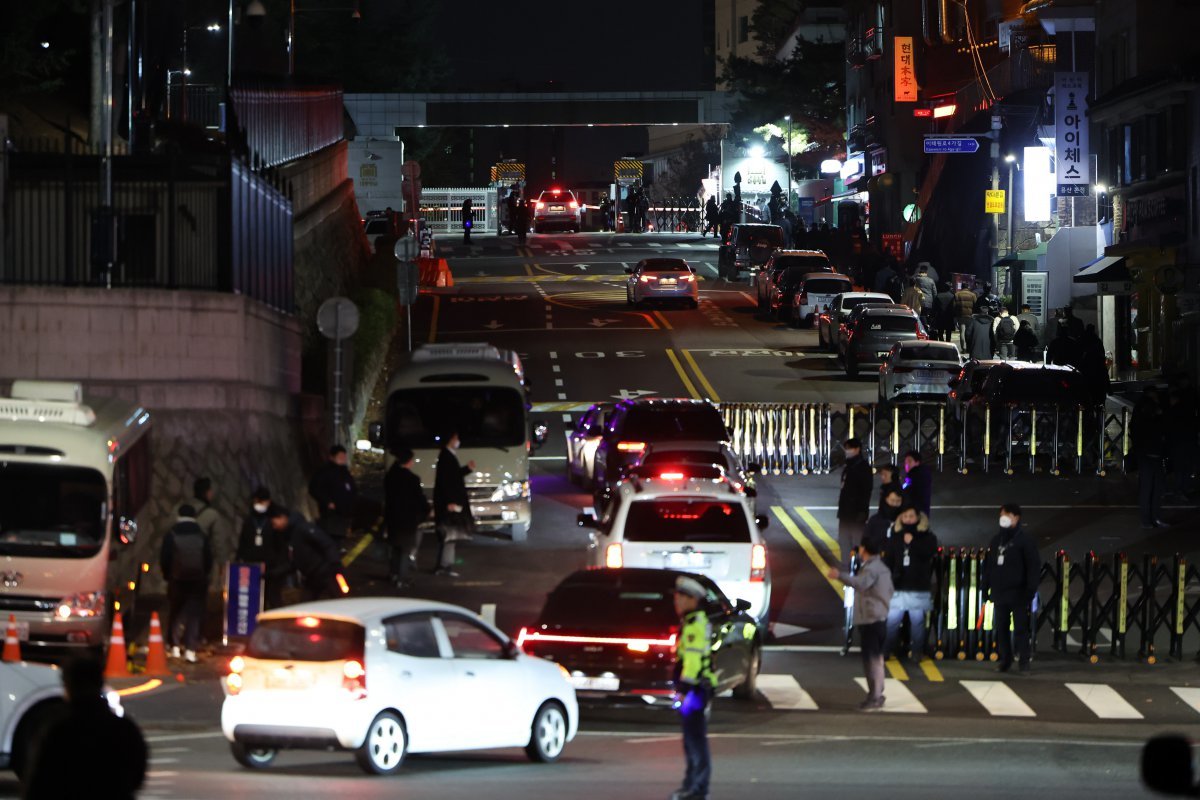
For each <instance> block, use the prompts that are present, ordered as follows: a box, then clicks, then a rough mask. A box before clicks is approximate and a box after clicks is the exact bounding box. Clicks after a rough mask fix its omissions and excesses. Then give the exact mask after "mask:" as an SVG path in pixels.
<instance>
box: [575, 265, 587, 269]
mask: <svg viewBox="0 0 1200 800" xmlns="http://www.w3.org/2000/svg"><path fill="white" fill-rule="evenodd" d="M575 266H576V267H577V268H578V269H582V270H586V269H587V268H588V265H587V264H576V265H575Z"/></svg>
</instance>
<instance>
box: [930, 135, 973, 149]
mask: <svg viewBox="0 0 1200 800" xmlns="http://www.w3.org/2000/svg"><path fill="white" fill-rule="evenodd" d="M925 152H926V153H977V152H979V140H977V139H976V138H975V137H973V136H927V137H926V138H925Z"/></svg>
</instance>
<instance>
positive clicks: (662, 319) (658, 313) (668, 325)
mask: <svg viewBox="0 0 1200 800" xmlns="http://www.w3.org/2000/svg"><path fill="white" fill-rule="evenodd" d="M654 316H655V317H657V318H658V321H659V322H661V323H662V324H663V327H664V328H666V329H667V330H669V331H673V330H675V329H674V328H672V327H671V323H669V322H667V318H666V317H664V316H663V315H662V312H661V311H655V312H654ZM683 354H684V355H687V351H686V350H684V351H683Z"/></svg>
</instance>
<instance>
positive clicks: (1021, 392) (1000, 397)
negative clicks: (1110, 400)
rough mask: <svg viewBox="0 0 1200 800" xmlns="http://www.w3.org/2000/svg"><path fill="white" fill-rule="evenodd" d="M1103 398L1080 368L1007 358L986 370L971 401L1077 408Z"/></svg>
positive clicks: (1003, 404) (991, 403) (1097, 402)
mask: <svg viewBox="0 0 1200 800" xmlns="http://www.w3.org/2000/svg"><path fill="white" fill-rule="evenodd" d="M1102 402H1104V396H1103V394H1101V393H1097V391H1096V390H1095V388H1093V387H1092V386H1090V385H1089V384H1088V382H1087V381H1086V380H1084V377H1083V375H1082V374H1081V373H1080V372H1079V370H1077V369H1075V368H1074V367H1065V366H1059V365H1057V364H1031V363H1026V362H1019V361H1006V362H1004V363H1002V364H997V365H995V366H994V367H992V368H991V369H989V370H988V373H987V377H986V378H984V380H983V386H982V387H981V388H980V389H979V391H978V392H976V393H975V394H974V395H973V396H972V397H971V399H970V401H969V403H970V405H975V404H985V405H991V406H993V407H996V406H1018V405H1020V406H1054V407H1058V408H1078V407H1080V406H1094V405H1097V404H1099V403H1102Z"/></svg>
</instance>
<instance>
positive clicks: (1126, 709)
mask: <svg viewBox="0 0 1200 800" xmlns="http://www.w3.org/2000/svg"><path fill="white" fill-rule="evenodd" d="M1066 687H1067V688H1068V689H1070V690H1071V692H1072V693H1073V694H1074V695H1075V696H1076V697H1078V698H1079V700H1080V702H1082V703H1083V704H1084V705H1085V706H1087V707H1088V708H1089V709H1090V710H1091V712H1092V713H1093V714H1095V715H1096V716H1097V717H1099V718H1100V719H1142V718H1143V717H1142V714H1141V712H1140V711H1138V710H1137V709H1136V708H1134V707H1133V706H1132V705H1130V704H1129V701H1128V700H1126V699H1125V698H1124V697H1121V695H1119V694H1117V690H1116V689H1114V688H1112V687H1111V686H1109V685H1108V684H1107V683H1068V684H1066Z"/></svg>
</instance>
